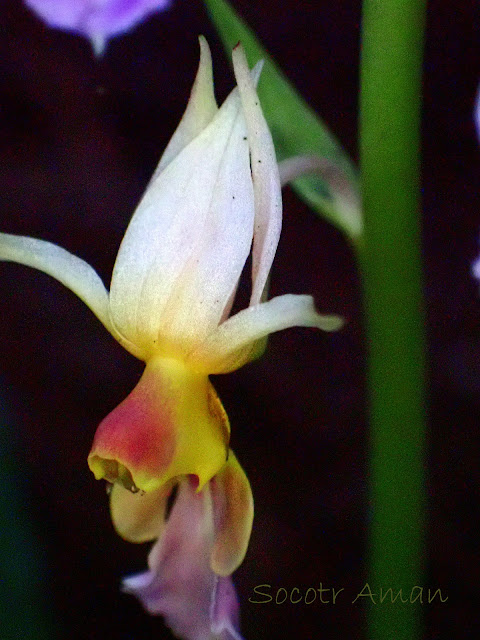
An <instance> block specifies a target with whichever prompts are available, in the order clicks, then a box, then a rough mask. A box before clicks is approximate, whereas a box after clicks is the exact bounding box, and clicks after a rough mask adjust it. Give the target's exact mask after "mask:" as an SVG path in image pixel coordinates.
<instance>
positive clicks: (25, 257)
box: [0, 233, 119, 340]
mask: <svg viewBox="0 0 480 640" xmlns="http://www.w3.org/2000/svg"><path fill="white" fill-rule="evenodd" d="M0 260H3V261H5V262H17V263H19V264H23V265H25V266H27V267H32V268H34V269H39V270H40V271H43V272H44V273H46V274H47V275H49V276H52V277H53V278H55V279H56V280H58V281H59V282H61V283H62V284H63V285H64V286H65V287H67V288H68V289H70V290H71V291H73V293H75V294H76V295H77V296H78V297H79V298H80V299H81V300H83V302H84V303H85V304H86V305H87V306H88V307H89V308H90V309H91V310H92V311H93V313H94V314H95V315H96V316H97V318H98V319H99V320H100V322H101V323H102V324H103V325H104V326H105V327H106V328H107V329H108V331H110V333H112V334H113V336H114V337H115V338H116V339H117V340H118V339H119V338H118V335H117V332H116V330H115V327H114V326H113V325H112V322H111V320H110V317H109V312H108V292H107V290H106V288H105V286H104V284H103V282H102V280H101V279H100V276H99V275H98V274H97V273H96V271H95V270H94V269H93V268H92V267H91V266H90V265H89V264H87V263H86V262H85V261H84V260H82V259H81V258H78V257H77V256H74V255H73V254H72V253H70V252H69V251H66V250H65V249H62V247H59V246H58V245H56V244H53V243H52V242H47V241H46V240H39V239H37V238H29V237H26V236H17V235H12V234H9V233H0Z"/></svg>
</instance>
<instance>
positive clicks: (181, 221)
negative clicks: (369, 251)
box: [0, 38, 341, 640]
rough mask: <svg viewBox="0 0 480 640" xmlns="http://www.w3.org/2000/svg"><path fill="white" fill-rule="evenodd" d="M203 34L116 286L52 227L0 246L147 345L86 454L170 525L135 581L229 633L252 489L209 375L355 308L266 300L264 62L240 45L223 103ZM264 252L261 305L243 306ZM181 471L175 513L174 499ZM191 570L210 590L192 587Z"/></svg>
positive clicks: (269, 187)
mask: <svg viewBox="0 0 480 640" xmlns="http://www.w3.org/2000/svg"><path fill="white" fill-rule="evenodd" d="M200 49H201V53H200V64H199V68H198V72H197V76H196V79H195V82H194V85H193V88H192V92H191V96H190V100H189V102H188V105H187V108H186V111H185V113H184V116H183V118H182V120H181V122H180V124H179V126H178V128H177V130H176V131H175V133H174V135H173V137H172V139H171V140H170V142H169V144H168V145H167V148H166V150H165V152H164V153H163V155H162V157H161V159H160V162H159V165H158V167H157V169H156V171H155V173H154V175H153V177H152V179H151V181H150V183H149V185H148V187H147V189H146V192H145V194H144V196H143V198H142V199H141V201H140V203H139V205H138V207H137V209H136V211H135V213H134V215H133V217H132V220H131V222H130V224H129V226H128V228H127V231H126V233H125V236H124V238H123V240H122V243H121V245H120V249H119V252H118V256H117V259H116V262H115V266H114V269H113V275H112V280H111V285H110V292H107V290H106V288H105V286H104V284H103V282H102V281H101V279H100V278H99V276H98V275H97V273H96V272H95V271H94V270H93V268H92V267H90V266H89V265H88V264H87V263H85V262H84V261H83V260H81V259H80V258H78V257H76V256H74V255H72V254H70V253H69V252H67V251H65V250H64V249H62V248H60V247H58V246H57V245H55V244H52V243H49V242H45V241H43V240H39V239H34V238H28V237H23V236H15V235H10V234H3V233H0V260H7V261H13V262H18V263H21V264H24V265H27V266H31V267H34V268H36V269H40V270H42V271H44V272H45V273H47V274H49V275H51V276H53V277H55V278H56V279H57V280H59V281H60V282H62V283H63V284H64V285H65V286H66V287H68V288H69V289H71V290H72V291H73V292H74V293H76V294H77V295H78V296H79V297H80V298H81V299H82V300H83V301H84V302H85V303H86V304H87V306H88V307H89V308H90V309H91V310H92V311H93V312H94V313H95V315H96V316H97V317H98V319H99V320H100V321H101V322H102V323H103V325H104V326H105V327H106V328H107V330H108V331H109V332H110V333H111V334H112V335H113V336H114V337H115V338H116V339H117V340H118V342H119V343H120V344H121V345H123V346H124V347H125V349H127V351H129V352H130V353H131V354H133V355H134V356H136V357H137V358H140V359H141V360H143V361H145V363H146V368H145V371H144V373H143V375H142V377H141V379H140V381H139V383H138V385H137V386H136V387H135V389H134V390H133V391H132V392H131V393H130V395H129V396H128V397H127V398H126V399H125V400H124V401H123V402H122V403H121V404H120V405H119V406H118V407H117V408H116V409H114V410H113V411H112V412H111V413H110V414H109V415H108V416H107V417H106V418H105V419H104V420H103V422H102V423H101V424H100V425H99V427H98V429H97V432H96V435H95V438H94V441H93V446H92V449H91V452H90V454H89V457H88V464H89V466H90V469H91V470H92V472H93V473H94V475H95V477H96V478H97V479H102V478H103V479H105V480H107V481H108V482H109V483H112V484H113V485H114V486H113V489H112V491H111V513H112V518H113V522H114V524H115V527H116V529H117V531H118V532H119V533H120V535H122V536H123V537H124V538H125V539H127V540H132V541H137V542H139V541H145V540H152V539H155V538H158V542H157V543H156V545H155V546H154V548H153V550H152V552H151V555H150V558H149V566H150V569H149V572H148V573H147V574H144V575H143V576H140V577H138V578H134V579H130V580H129V581H127V582H126V584H125V588H126V589H127V590H129V591H132V592H135V593H136V594H137V595H138V596H139V597H140V598H141V599H142V601H143V602H144V604H145V606H146V607H147V608H148V609H149V610H152V611H155V612H158V613H162V614H164V615H165V616H166V619H167V622H168V623H169V624H170V626H171V627H172V628H173V629H174V630H177V632H178V633H183V634H184V637H185V638H187V639H188V640H190V638H192V639H194V640H202V639H203V638H205V639H206V638H209V639H210V638H217V637H218V638H221V639H222V640H224V639H225V640H226V639H227V638H236V637H237V636H236V635H235V633H237V632H236V631H235V628H236V627H235V624H234V622H232V621H231V620H230V618H231V617H232V615H233V610H234V609H235V606H234V602H235V598H234V592H233V587H232V585H231V583H230V582H229V580H228V579H227V577H228V576H229V575H230V574H231V573H232V571H233V570H234V569H235V568H236V567H237V566H238V565H239V564H240V562H241V561H242V559H243V556H244V554H245V550H246V546H247V544H248V537H249V535H250V529H251V518H252V513H253V506H252V505H253V503H252V500H251V491H250V487H249V485H248V480H246V477H245V474H244V473H243V471H242V470H241V468H240V466H239V465H238V463H237V462H236V459H235V457H234V456H233V454H232V453H231V452H230V451H229V434H230V426H229V421H228V417H227V415H226V413H225V411H224V409H223V406H222V404H221V401H220V399H219V398H218V396H217V394H216V392H215V390H214V388H213V386H212V384H211V382H210V380H209V375H210V374H220V373H227V372H230V371H233V370H235V369H238V368H239V367H241V366H243V365H244V364H246V363H247V362H249V361H250V360H252V359H253V358H255V357H257V356H258V354H259V352H260V351H261V350H262V347H263V345H264V341H265V338H266V336H268V334H270V333H272V332H274V331H279V330H281V329H285V328H287V327H292V326H305V327H316V328H320V329H324V330H327V331H332V330H336V329H338V328H339V327H340V326H341V320H340V319H339V318H338V317H337V316H325V315H320V314H318V313H317V312H316V310H315V306H314V302H313V299H312V297H311V296H307V295H281V296H278V297H275V298H273V299H271V300H269V301H266V297H267V294H266V289H267V280H268V277H269V273H270V269H271V265H272V261H273V258H274V255H275V252H276V248H277V244H278V240H279V236H280V229H281V219H282V200H281V183H280V175H279V169H278V166H277V163H276V159H275V151H274V147H273V142H272V138H271V135H270V132H269V129H268V126H267V124H266V121H265V118H264V116H263V114H262V110H261V107H260V104H259V100H258V97H257V94H256V88H255V86H256V82H257V81H258V77H259V74H260V66H258V65H257V67H255V68H254V69H253V71H252V72H250V71H249V68H248V65H247V61H246V58H245V54H244V51H243V49H242V48H241V46H238V47H236V49H235V50H234V52H233V64H234V71H235V77H236V81H237V88H236V89H234V90H233V91H232V93H231V94H230V95H229V97H228V98H227V99H226V100H225V102H224V104H223V105H222V107H221V108H218V107H217V104H216V102H215V98H214V93H213V80H212V66H211V56H210V50H209V48H208V45H207V43H206V41H205V40H204V39H203V38H201V39H200ZM293 173H295V171H293ZM252 242H253V246H252ZM250 252H251V253H252V290H251V297H250V302H249V306H248V307H247V308H246V309H243V310H242V311H239V312H238V313H236V314H235V315H233V316H230V312H231V309H232V305H233V301H234V298H235V293H236V289H237V285H238V282H239V279H240V276H241V274H242V271H243V269H244V266H245V263H246V261H247V258H248V257H249V255H250ZM178 483H180V488H179V493H178V498H177V501H176V503H175V504H174V507H173V510H172V512H171V515H170V518H169V519H168V520H167V522H166V524H165V517H164V513H165V505H166V499H167V496H168V493H169V492H170V491H171V489H172V487H173V485H175V484H178ZM194 532H195V534H194ZM190 574H191V576H192V578H191V580H194V581H197V582H198V584H199V585H200V584H201V585H202V588H201V590H200V591H201V595H199V593H200V591H196V592H195V593H196V594H197V595H195V593H193V592H192V590H191V589H190V590H189V589H188V583H189V580H190V578H189V577H188V576H189V575H190ZM194 576H197V577H198V580H197V578H194ZM199 576H201V578H200V577H199ZM191 580H190V581H191ZM206 594H207V595H206ZM207 596H208V597H207ZM194 601H195V602H196V603H197V605H198V611H197V610H196V611H197V613H198V620H197V622H195V624H194V625H193V626H194V630H192V631H189V630H188V628H187V627H184V625H187V626H188V624H187V621H186V619H185V616H190V617H191V616H196V615H197V613H189V608H190V605H189V603H193V602H194ZM207 602H208V603H213V604H212V607H211V611H210V612H209V613H208V615H207V608H206V603H207ZM192 607H193V604H192ZM182 610H183V611H184V614H183V618H182V617H181V616H180V613H179V611H182ZM229 611H230V613H229ZM179 616H180V617H179ZM192 624H193V622H192ZM222 625H223V626H222ZM183 629H186V630H183ZM228 634H230V635H228ZM238 637H239V636H238Z"/></svg>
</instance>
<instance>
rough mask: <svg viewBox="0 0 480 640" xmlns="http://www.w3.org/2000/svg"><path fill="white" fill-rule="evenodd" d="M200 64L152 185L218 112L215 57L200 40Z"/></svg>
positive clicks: (201, 37) (202, 40)
mask: <svg viewBox="0 0 480 640" xmlns="http://www.w3.org/2000/svg"><path fill="white" fill-rule="evenodd" d="M198 40H199V43H200V63H199V65H198V71H197V75H196V78H195V82H194V83H193V87H192V91H191V93H190V99H189V101H188V104H187V108H186V110H185V113H184V114H183V118H182V119H181V120H180V124H179V125H178V127H177V129H176V131H175V133H174V134H173V136H172V137H171V139H170V142H169V143H168V145H167V147H166V149H165V151H164V152H163V155H162V157H161V158H160V162H159V163H158V167H157V168H156V169H155V173H154V174H153V177H152V181H153V180H155V178H156V177H157V176H158V174H159V173H160V172H161V171H163V169H165V167H166V166H167V164H169V163H170V162H171V161H172V160H173V159H174V158H175V157H176V156H177V155H178V154H179V153H180V151H182V149H184V148H185V147H186V146H187V145H188V144H189V143H190V142H191V141H192V140H193V139H194V138H196V137H197V136H198V135H199V134H200V133H201V132H202V131H203V130H204V129H205V127H207V125H209V124H210V122H211V121H212V120H213V118H214V116H215V115H216V113H217V111H218V107H217V103H216V101H215V94H214V91H213V73H212V55H211V53H210V47H209V46H208V42H207V41H206V40H205V38H204V37H203V36H200V37H199V39H198Z"/></svg>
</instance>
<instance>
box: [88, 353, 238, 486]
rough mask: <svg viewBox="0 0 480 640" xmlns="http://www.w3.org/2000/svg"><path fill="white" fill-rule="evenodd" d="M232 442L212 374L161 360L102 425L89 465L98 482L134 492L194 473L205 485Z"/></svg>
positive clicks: (155, 361) (150, 367) (147, 370)
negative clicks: (212, 382) (105, 481)
mask: <svg viewBox="0 0 480 640" xmlns="http://www.w3.org/2000/svg"><path fill="white" fill-rule="evenodd" d="M228 440H229V423H228V417H227V415H226V413H225V411H224V409H223V406H222V404H221V402H220V400H219V398H218V396H217V394H216V393H215V390H214V388H213V386H212V385H211V383H210V381H209V380H208V378H207V376H206V375H205V374H199V373H195V372H193V371H191V370H189V369H187V368H186V367H185V366H184V364H183V363H182V362H179V361H177V360H167V359H157V360H153V361H149V362H148V363H147V367H146V369H145V372H144V374H143V376H142V378H141V379H140V382H139V383H138V385H137V386H136V387H135V389H134V390H133V391H132V393H131V394H130V395H129V396H128V397H127V398H126V399H125V400H124V401H123V402H122V403H121V404H120V405H119V406H118V407H117V408H116V409H114V411H112V413H110V415H108V416H107V417H106V418H105V419H104V420H103V422H102V423H101V424H100V426H99V427H98V429H97V432H96V434H95V438H94V441H93V446H92V450H91V452H90V454H89V457H88V464H89V467H90V469H91V470H92V472H93V473H94V475H95V477H96V478H97V480H99V479H100V478H105V479H106V480H108V481H109V482H119V483H120V484H122V485H123V486H124V487H125V488H126V489H130V490H131V491H137V490H142V491H146V492H149V491H155V490H156V489H159V488H160V487H162V486H163V485H165V484H166V483H168V482H170V481H171V480H172V479H173V478H176V477H178V476H183V475H188V474H192V475H195V476H197V478H198V482H199V488H201V487H202V486H203V485H204V484H205V483H206V482H208V480H210V478H212V477H213V476H214V475H215V474H216V473H217V472H218V471H219V469H220V468H221V467H222V466H223V465H224V464H225V460H226V457H227V451H228Z"/></svg>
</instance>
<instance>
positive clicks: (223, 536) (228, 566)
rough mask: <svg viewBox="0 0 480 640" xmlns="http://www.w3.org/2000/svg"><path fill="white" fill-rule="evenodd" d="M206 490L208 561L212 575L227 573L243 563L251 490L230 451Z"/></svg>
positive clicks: (248, 533)
mask: <svg viewBox="0 0 480 640" xmlns="http://www.w3.org/2000/svg"><path fill="white" fill-rule="evenodd" d="M210 491H211V494H212V500H213V516H214V522H215V544H214V546H213V549H212V555H211V559H210V564H211V567H212V569H213V570H214V571H215V573H216V574H218V575H220V576H229V575H230V574H231V573H233V572H234V571H235V569H237V568H238V567H239V566H240V564H241V563H242V562H243V559H244V557H245V554H246V553H247V547H248V542H249V540H250V534H251V532H252V524H253V496H252V490H251V488H250V483H249V481H248V478H247V476H246V475H245V472H244V470H243V469H242V467H241V466H240V465H239V463H238V460H237V459H236V457H235V454H234V453H233V451H231V450H230V454H229V457H228V462H227V464H226V465H225V466H224V467H223V469H222V470H221V471H220V472H219V473H218V474H217V475H216V476H215V477H214V478H212V480H211V481H210Z"/></svg>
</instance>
